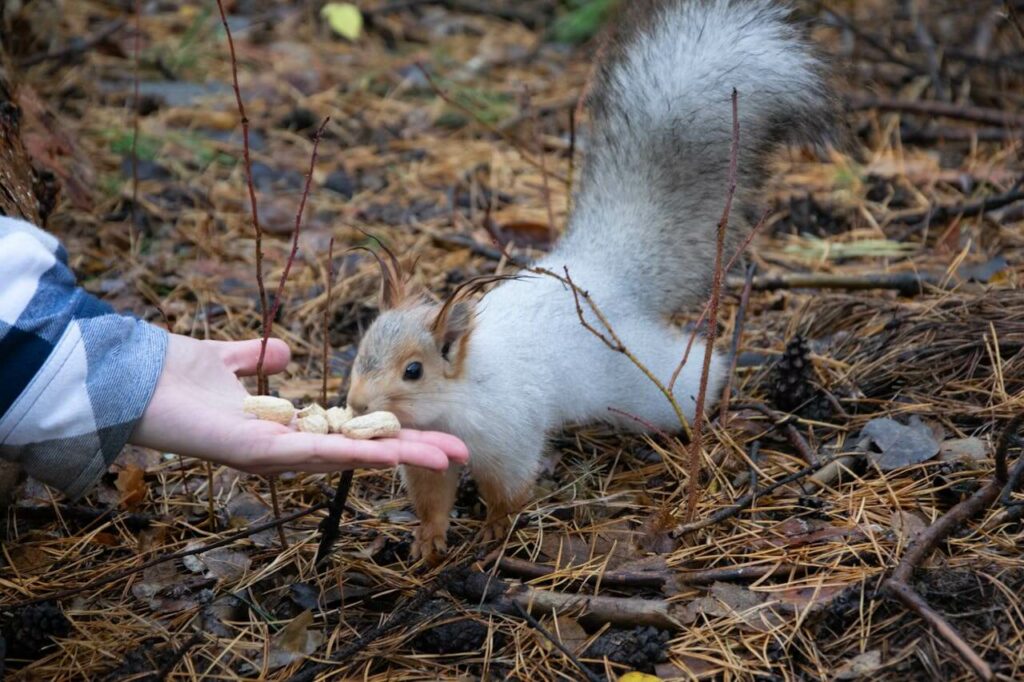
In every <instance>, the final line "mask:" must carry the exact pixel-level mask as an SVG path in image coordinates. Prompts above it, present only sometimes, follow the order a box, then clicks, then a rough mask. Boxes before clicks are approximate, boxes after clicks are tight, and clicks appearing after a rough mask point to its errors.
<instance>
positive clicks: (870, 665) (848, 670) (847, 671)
mask: <svg viewBox="0 0 1024 682" xmlns="http://www.w3.org/2000/svg"><path fill="white" fill-rule="evenodd" d="M881 668H882V652H881V651H880V650H878V649H871V650H870V651H865V652H864V653H862V654H858V655H856V656H854V657H853V658H851V659H850V660H848V661H846V662H844V663H843V664H842V665H841V666H839V667H838V668H836V672H835V676H834V677H833V678H832V679H834V680H859V679H863V678H869V679H870V678H873V677H874V675H875V673H877V672H878V671H879V670H880V669H881Z"/></svg>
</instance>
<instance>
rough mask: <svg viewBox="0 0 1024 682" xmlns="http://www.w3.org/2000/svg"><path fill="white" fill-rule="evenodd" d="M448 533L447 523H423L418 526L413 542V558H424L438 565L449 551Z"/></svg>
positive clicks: (433, 564) (411, 550) (411, 552)
mask: <svg viewBox="0 0 1024 682" xmlns="http://www.w3.org/2000/svg"><path fill="white" fill-rule="evenodd" d="M447 535H448V524H447V523H445V524H438V523H421V524H420V525H419V527H418V528H416V537H415V538H414V539H413V542H412V547H411V549H410V552H409V553H410V556H412V558H413V559H419V558H422V559H423V560H424V561H426V562H427V563H428V564H430V565H431V566H436V565H438V564H439V563H441V559H442V558H443V557H444V555H445V554H446V553H447V552H448V541H447Z"/></svg>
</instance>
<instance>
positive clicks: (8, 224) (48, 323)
mask: <svg viewBox="0 0 1024 682" xmlns="http://www.w3.org/2000/svg"><path fill="white" fill-rule="evenodd" d="M166 348H167V334H166V332H164V331H163V330H161V329H159V328H158V327H154V326H152V325H150V324H148V323H146V322H143V321H141V320H137V319H135V318H133V317H128V316H122V315H118V314H116V313H115V312H114V310H113V309H112V308H111V307H110V306H109V305H107V304H106V303H103V302H101V301H99V300H98V299H96V298H94V297H93V296H91V295H89V294H88V293H86V292H85V291H84V290H82V289H81V288H79V287H77V286H75V277H74V275H73V274H72V272H71V270H70V269H69V268H68V266H67V253H66V252H65V251H64V248H63V247H62V246H61V245H60V244H59V243H58V242H57V240H56V239H55V238H54V237H53V236H51V235H49V234H47V233H45V232H43V231H42V230H40V229H38V228H37V227H35V226H33V225H30V224H29V223H26V222H23V221H21V220H14V219H11V218H4V217H0V415H2V416H0V456H2V457H3V458H4V459H9V460H14V461H17V462H19V463H20V464H21V465H22V466H23V467H24V468H25V470H26V471H27V472H28V473H29V475H31V476H33V477H35V478H37V479H39V480H40V481H43V482H44V483H48V484H50V485H53V486H55V487H57V488H60V489H61V490H63V491H64V492H65V493H66V494H67V495H68V496H70V497H73V498H74V497H78V496H80V495H82V494H83V493H85V492H86V491H87V490H88V489H89V488H90V487H91V486H92V484H93V483H94V482H95V481H96V479H97V478H98V477H99V476H100V475H101V474H102V473H103V472H104V471H105V470H106V468H107V466H108V465H109V464H110V462H112V461H113V459H114V458H115V457H116V456H117V454H118V453H119V452H120V450H121V448H122V446H123V445H124V444H125V442H126V441H127V440H128V437H129V436H130V435H131V432H132V429H133V428H134V427H135V423H136V422H137V421H138V420H139V418H140V417H141V416H142V413H143V411H144V410H145V409H146V405H147V404H149V399H150V398H151V397H152V395H153V389H154V388H155V387H156V382H157V378H158V377H159V376H160V371H161V369H162V367H163V361H164V352H165V350H166Z"/></svg>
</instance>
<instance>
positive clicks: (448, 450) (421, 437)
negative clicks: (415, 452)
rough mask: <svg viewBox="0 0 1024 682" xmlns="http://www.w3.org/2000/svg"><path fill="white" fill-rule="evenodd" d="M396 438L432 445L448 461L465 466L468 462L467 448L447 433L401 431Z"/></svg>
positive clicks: (413, 430)
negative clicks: (442, 453)
mask: <svg viewBox="0 0 1024 682" xmlns="http://www.w3.org/2000/svg"><path fill="white" fill-rule="evenodd" d="M398 438H399V439H400V440H403V441H407V442H410V443H423V444H426V445H433V446H434V447H435V448H437V449H439V450H443V451H444V453H445V454H447V455H448V458H449V459H451V460H453V461H455V462H457V463H459V464H465V463H466V462H467V461H469V448H467V447H466V444H465V443H463V442H462V441H461V440H460V439H458V438H456V437H455V436H453V435H451V434H448V433H442V432H440V431H417V430H415V429H402V430H401V432H399V434H398Z"/></svg>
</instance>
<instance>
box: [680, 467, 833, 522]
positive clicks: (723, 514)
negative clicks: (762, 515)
mask: <svg viewBox="0 0 1024 682" xmlns="http://www.w3.org/2000/svg"><path fill="white" fill-rule="evenodd" d="M832 460H833V458H828V459H822V460H819V461H817V462H814V463H813V464H808V465H807V466H805V467H804V468H803V469H800V470H799V471H794V472H793V473H791V474H787V475H786V476H783V477H782V478H780V479H779V480H777V481H775V482H774V483H771V484H769V485H766V486H765V487H763V488H760V489H754V490H751V491H750V492H748V493H747V494H746V495H744V496H743V497H741V498H740V499H738V500H736V502H735V504H733V505H731V506H729V507H724V508H722V509H719V510H718V511H716V512H715V513H714V514H712V515H711V516H708V517H707V518H703V519H701V520H699V521H691V522H689V523H683V524H681V525H679V526H676V528H675V529H674V530H673V531H672V537H675V538H678V537H682V536H684V535H689V534H690V533H693V532H694V531H698V530H700V529H701V528H707V527H708V526H713V525H715V524H716V523H721V522H722V521H725V520H726V519H729V518H732V517H734V516H736V515H737V514H739V513H740V512H741V511H743V510H744V509H746V508H747V507H749V506H751V505H752V504H753V503H754V500H756V499H757V498H759V497H762V496H764V495H768V494H770V493H773V492H775V491H776V490H777V489H779V488H781V487H782V486H784V485H788V484H790V483H792V482H794V481H799V480H800V479H801V478H804V477H805V476H810V475H811V474H813V473H814V472H815V471H817V470H818V469H820V468H822V467H823V466H825V465H826V464H829V463H831V462H832Z"/></svg>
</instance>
